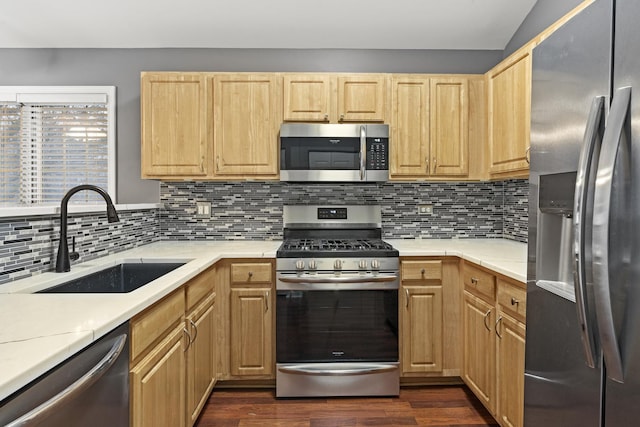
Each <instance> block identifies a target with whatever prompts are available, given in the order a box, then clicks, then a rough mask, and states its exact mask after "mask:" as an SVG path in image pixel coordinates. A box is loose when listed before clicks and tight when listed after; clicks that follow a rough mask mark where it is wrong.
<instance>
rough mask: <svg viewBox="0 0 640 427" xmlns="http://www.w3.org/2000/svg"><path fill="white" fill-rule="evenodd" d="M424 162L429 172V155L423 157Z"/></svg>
mask: <svg viewBox="0 0 640 427" xmlns="http://www.w3.org/2000/svg"><path fill="white" fill-rule="evenodd" d="M424 162H425V164H426V169H427V173H429V157H425V158H424Z"/></svg>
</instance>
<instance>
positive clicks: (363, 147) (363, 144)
mask: <svg viewBox="0 0 640 427" xmlns="http://www.w3.org/2000/svg"><path fill="white" fill-rule="evenodd" d="M366 164H367V128H366V127H364V125H362V126H360V181H364V180H365V172H366V169H365V168H366Z"/></svg>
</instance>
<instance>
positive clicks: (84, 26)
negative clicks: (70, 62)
mask: <svg viewBox="0 0 640 427" xmlns="http://www.w3.org/2000/svg"><path fill="white" fill-rule="evenodd" d="M535 2H536V0H384V1H382V0H321V1H314V2H311V1H309V0H269V1H268V2H267V1H261V0H182V1H175V0H172V1H169V0H103V1H92V0H55V1H51V0H28V1H26V0H22V1H21V0H17V1H6V2H3V4H2V7H1V12H0V48H32V47H52V48H63V47H71V48H137V47H200V48H309V49H315V48H335V49H497V50H502V49H504V47H505V46H506V44H507V43H508V42H509V40H510V39H511V37H512V36H513V34H514V33H515V31H516V30H517V29H518V27H519V26H520V24H521V23H522V21H523V20H524V18H525V17H526V16H527V14H528V13H529V11H530V10H531V8H532V7H533V5H534V4H535Z"/></svg>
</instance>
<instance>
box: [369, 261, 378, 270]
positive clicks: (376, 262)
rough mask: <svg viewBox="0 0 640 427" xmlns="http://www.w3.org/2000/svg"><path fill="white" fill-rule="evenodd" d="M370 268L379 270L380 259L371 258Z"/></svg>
mask: <svg viewBox="0 0 640 427" xmlns="http://www.w3.org/2000/svg"><path fill="white" fill-rule="evenodd" d="M371 269H372V270H380V261H378V260H377V259H373V260H371Z"/></svg>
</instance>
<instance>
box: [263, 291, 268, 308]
mask: <svg viewBox="0 0 640 427" xmlns="http://www.w3.org/2000/svg"><path fill="white" fill-rule="evenodd" d="M267 311H269V291H267V294H266V295H265V298H264V312H265V313H266V312H267Z"/></svg>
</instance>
